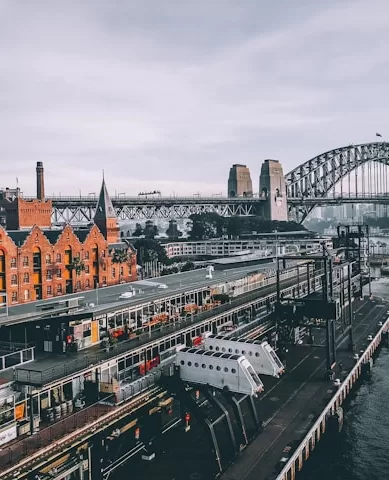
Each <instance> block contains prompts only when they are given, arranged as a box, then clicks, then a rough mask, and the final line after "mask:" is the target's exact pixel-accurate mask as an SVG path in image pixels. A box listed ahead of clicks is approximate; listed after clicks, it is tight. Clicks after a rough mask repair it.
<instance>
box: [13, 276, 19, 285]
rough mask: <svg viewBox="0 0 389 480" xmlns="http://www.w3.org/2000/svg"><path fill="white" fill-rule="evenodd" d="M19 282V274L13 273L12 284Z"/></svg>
mask: <svg viewBox="0 0 389 480" xmlns="http://www.w3.org/2000/svg"><path fill="white" fill-rule="evenodd" d="M17 284H18V277H17V275H12V276H11V285H17Z"/></svg>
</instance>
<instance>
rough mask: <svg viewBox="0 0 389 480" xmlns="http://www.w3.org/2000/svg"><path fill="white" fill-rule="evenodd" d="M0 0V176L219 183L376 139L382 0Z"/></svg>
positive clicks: (28, 187) (53, 181)
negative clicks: (234, 170) (238, 167)
mask: <svg viewBox="0 0 389 480" xmlns="http://www.w3.org/2000/svg"><path fill="white" fill-rule="evenodd" d="M150 5H152V2H151V3H150V4H148V5H146V4H145V3H140V2H131V1H122V2H120V1H119V2H116V3H115V6H109V5H108V4H107V5H105V6H103V5H102V4H100V5H98V4H96V3H95V2H89V1H87V2H83V4H82V5H81V4H77V5H67V4H66V3H63V2H53V1H39V0H38V1H36V2H34V3H33V5H32V4H30V5H28V4H25V3H24V2H20V1H18V0H12V1H3V2H0V14H1V15H0V18H1V20H0V27H1V28H0V40H1V42H0V56H1V57H2V78H1V85H2V89H1V91H0V92H1V93H0V104H1V105H2V108H1V109H0V125H1V131H2V135H1V136H0V155H1V157H2V175H1V185H0V187H6V186H8V187H14V186H15V185H16V178H18V180H19V186H20V188H21V190H22V191H23V192H24V194H25V195H34V194H35V177H34V175H33V169H34V166H35V163H36V162H37V161H42V162H43V163H44V165H45V170H46V178H47V181H46V194H47V195H52V194H53V193H56V194H57V195H58V194H59V193H60V192H61V194H62V195H66V194H68V195H78V194H79V190H80V189H81V191H82V194H83V195H87V194H88V193H90V192H97V191H98V188H99V186H100V183H101V178H102V170H103V169H104V170H105V178H106V180H107V185H108V188H109V190H110V193H111V194H113V193H114V192H115V190H116V192H117V193H121V192H126V194H127V195H137V194H138V193H139V192H140V191H149V190H160V191H161V192H162V194H164V195H170V194H174V193H175V194H177V195H185V194H189V195H192V194H193V193H197V192H200V193H202V194H203V195H207V194H218V193H223V194H226V190H227V178H228V171H229V168H230V167H231V165H232V164H234V163H243V164H245V165H247V166H248V167H249V168H250V171H251V177H252V180H253V190H254V192H257V191H258V178H259V170H260V167H261V164H262V161H263V160H264V159H265V158H275V159H278V160H280V161H281V163H282V165H283V167H284V172H285V173H287V172H288V171H289V170H291V169H292V168H294V167H296V166H297V165H299V164H300V163H303V162H304V161H306V160H308V159H310V158H312V157H314V156H316V155H318V154H320V153H322V152H324V151H327V150H331V149H332V148H336V147H341V146H344V145H348V144H350V143H355V144H359V143H365V142H369V141H375V140H376V139H375V132H377V131H378V132H381V133H382V135H383V137H384V139H386V138H385V136H386V135H385V134H386V132H385V129H384V127H383V125H384V119H385V113H386V109H387V105H386V104H387V102H388V99H387V95H385V93H386V88H387V87H386V84H385V76H386V73H387V65H386V63H387V62H386V58H387V50H388V49H389V47H388V45H389V43H388V42H387V40H388V36H389V34H388V32H387V30H386V15H385V13H386V12H388V9H389V7H388V6H387V3H386V2H384V1H382V0H373V1H371V2H366V1H348V0H347V1H342V2H339V1H336V2H335V1H332V2H327V3H326V5H320V6H313V5H311V3H310V2H308V1H306V0H303V1H299V2H298V3H297V2H295V3H294V4H293V7H292V6H291V4H290V3H289V4H288V2H286V1H281V2H278V4H277V6H278V9H277V10H275V9H274V7H269V6H268V5H267V4H266V2H251V1H244V2H241V3H236V4H232V3H231V4H229V5H225V4H224V2H218V1H215V2H211V3H209V2H202V1H200V2H196V4H194V3H193V4H192V3H189V4H188V5H184V4H183V3H182V2H176V1H170V2H167V3H166V4H165V5H164V6H163V5H161V4H160V3H159V2H158V4H157V3H155V4H154V5H153V6H152V8H151V7H150Z"/></svg>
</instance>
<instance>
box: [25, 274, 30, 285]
mask: <svg viewBox="0 0 389 480" xmlns="http://www.w3.org/2000/svg"><path fill="white" fill-rule="evenodd" d="M23 283H30V274H29V273H23Z"/></svg>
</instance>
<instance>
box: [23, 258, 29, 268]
mask: <svg viewBox="0 0 389 480" xmlns="http://www.w3.org/2000/svg"><path fill="white" fill-rule="evenodd" d="M23 267H28V257H23Z"/></svg>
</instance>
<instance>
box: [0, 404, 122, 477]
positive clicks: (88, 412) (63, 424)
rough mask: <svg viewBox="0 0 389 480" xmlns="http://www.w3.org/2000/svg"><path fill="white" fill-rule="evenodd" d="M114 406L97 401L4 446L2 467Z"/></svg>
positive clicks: (1, 459) (14, 462)
mask: <svg viewBox="0 0 389 480" xmlns="http://www.w3.org/2000/svg"><path fill="white" fill-rule="evenodd" d="M112 408H113V407H112V406H110V405H108V404H107V405H105V404H104V405H102V404H100V403H95V404H94V405H91V406H90V407H86V408H84V409H82V410H79V411H78V412H75V413H73V414H72V415H68V416H67V417H65V418H63V419H61V420H59V421H57V422H55V423H53V424H52V425H49V426H47V427H45V428H43V429H42V430H40V431H39V432H37V433H36V434H35V435H31V436H29V437H26V438H25V439H23V440H19V441H17V442H15V443H13V444H11V445H9V446H8V447H6V446H5V447H4V446H3V447H2V450H0V468H4V467H6V466H8V465H13V464H16V463H17V462H18V461H19V460H21V459H22V458H25V457H27V456H28V455H31V454H32V453H34V452H36V451H38V450H39V449H41V448H44V447H47V446H49V445H50V444H51V443H53V442H55V441H56V440H58V439H59V438H61V437H63V436H64V435H66V434H69V433H71V432H74V431H75V430H77V429H78V428H80V427H82V426H84V425H86V424H88V423H90V422H92V421H93V420H96V419H97V418H99V417H101V416H102V415H104V414H105V413H107V412H108V411H109V410H111V409H112Z"/></svg>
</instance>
